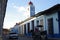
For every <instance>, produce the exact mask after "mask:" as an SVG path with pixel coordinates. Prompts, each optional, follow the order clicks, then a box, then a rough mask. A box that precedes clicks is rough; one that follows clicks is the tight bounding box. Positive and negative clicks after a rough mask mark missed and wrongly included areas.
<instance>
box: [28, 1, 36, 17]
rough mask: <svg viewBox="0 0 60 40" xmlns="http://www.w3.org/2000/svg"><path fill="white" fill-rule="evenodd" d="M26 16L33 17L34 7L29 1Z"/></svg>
mask: <svg viewBox="0 0 60 40" xmlns="http://www.w3.org/2000/svg"><path fill="white" fill-rule="evenodd" d="M28 14H29V15H28V16H29V17H32V16H33V15H35V6H34V5H33V3H32V2H31V1H30V2H29V3H28Z"/></svg>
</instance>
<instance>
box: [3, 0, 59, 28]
mask: <svg viewBox="0 0 60 40" xmlns="http://www.w3.org/2000/svg"><path fill="white" fill-rule="evenodd" d="M29 1H30V0H8V3H7V9H6V15H5V20H4V26H3V27H4V28H8V29H9V28H11V27H13V26H14V25H15V24H16V23H18V22H21V21H22V20H25V19H26V18H27V14H28V13H26V7H27V6H28V2H29ZM31 1H32V2H33V4H34V6H35V14H36V13H38V12H40V11H43V10H46V9H48V8H50V7H52V6H53V5H55V4H58V3H59V4H60V0H31Z"/></svg>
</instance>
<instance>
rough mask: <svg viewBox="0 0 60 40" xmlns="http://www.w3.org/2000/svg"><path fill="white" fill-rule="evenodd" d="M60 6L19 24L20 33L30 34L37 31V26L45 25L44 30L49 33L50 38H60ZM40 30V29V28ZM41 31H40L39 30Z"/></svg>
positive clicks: (55, 6)
mask: <svg viewBox="0 0 60 40" xmlns="http://www.w3.org/2000/svg"><path fill="white" fill-rule="evenodd" d="M59 13H60V4H57V5H54V6H53V7H51V8H49V9H47V10H45V11H42V12H39V13H37V14H36V15H34V16H32V17H30V18H27V19H26V20H24V21H22V22H20V23H19V28H20V29H19V30H20V31H19V32H20V33H21V34H29V32H30V30H35V28H36V27H37V25H43V28H42V29H43V30H46V31H47V35H48V37H60V16H59V15H60V14H59ZM38 29H39V28H38ZM39 30H40V29H39Z"/></svg>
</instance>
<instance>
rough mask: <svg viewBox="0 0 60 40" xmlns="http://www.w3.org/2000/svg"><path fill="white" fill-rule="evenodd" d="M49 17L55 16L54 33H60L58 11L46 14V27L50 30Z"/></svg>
mask: <svg viewBox="0 0 60 40" xmlns="http://www.w3.org/2000/svg"><path fill="white" fill-rule="evenodd" d="M49 18H53V29H54V34H58V33H59V26H58V21H57V20H56V19H58V13H57V12H55V13H54V14H51V15H45V22H46V23H45V27H46V30H47V32H48V21H47V20H48V19H49Z"/></svg>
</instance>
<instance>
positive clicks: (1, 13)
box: [0, 0, 7, 40]
mask: <svg viewBox="0 0 60 40" xmlns="http://www.w3.org/2000/svg"><path fill="white" fill-rule="evenodd" d="M6 6H7V0H0V40H1V37H2V29H3V22H4V17H5V12H6Z"/></svg>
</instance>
